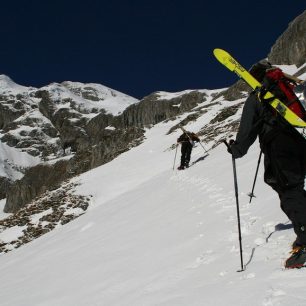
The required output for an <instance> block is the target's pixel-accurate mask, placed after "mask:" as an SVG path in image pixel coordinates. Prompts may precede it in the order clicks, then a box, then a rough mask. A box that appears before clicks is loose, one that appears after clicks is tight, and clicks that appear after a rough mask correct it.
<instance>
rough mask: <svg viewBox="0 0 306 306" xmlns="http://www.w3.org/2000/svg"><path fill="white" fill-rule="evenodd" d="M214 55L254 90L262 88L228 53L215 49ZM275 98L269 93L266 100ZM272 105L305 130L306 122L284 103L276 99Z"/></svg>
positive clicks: (284, 116) (289, 120) (288, 119)
mask: <svg viewBox="0 0 306 306" xmlns="http://www.w3.org/2000/svg"><path fill="white" fill-rule="evenodd" d="M214 55H215V57H216V58H217V60H218V61H219V62H220V63H221V64H223V65H224V66H225V67H226V68H227V69H229V70H230V71H233V72H235V73H236V74H237V75H238V77H239V78H242V79H243V80H244V81H245V82H246V83H247V84H249V85H250V86H251V87H252V88H253V89H256V88H257V87H261V84H260V83H259V82H258V81H257V80H256V79H255V78H254V77H253V76H252V75H251V74H250V73H249V72H248V71H247V70H246V69H245V68H244V67H242V66H241V65H240V64H239V62H237V61H236V60H235V59H234V58H233V57H232V56H231V55H230V54H229V53H228V52H226V51H224V50H222V49H215V50H214ZM271 97H274V95H273V94H272V93H271V92H267V94H266V95H265V97H264V98H265V99H267V98H271ZM269 103H270V105H271V106H272V107H273V108H275V109H276V111H277V112H278V113H279V114H280V115H281V116H282V117H283V118H285V119H286V120H287V121H288V122H289V123H290V124H291V125H293V126H294V127H297V128H305V127H306V122H305V121H304V120H302V119H301V118H300V117H299V116H297V115H296V114H295V113H294V112H293V111H292V110H291V109H290V108H288V107H287V106H286V105H285V104H284V103H283V102H281V101H280V100H279V99H277V98H275V99H274V100H272V101H271V102H269Z"/></svg>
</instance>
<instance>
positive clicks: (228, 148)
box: [227, 139, 236, 154]
mask: <svg viewBox="0 0 306 306" xmlns="http://www.w3.org/2000/svg"><path fill="white" fill-rule="evenodd" d="M235 142H236V141H235V140H234V139H230V141H229V142H228V146H227V152H228V153H230V154H233V152H232V149H231V146H232V145H233V144H235Z"/></svg>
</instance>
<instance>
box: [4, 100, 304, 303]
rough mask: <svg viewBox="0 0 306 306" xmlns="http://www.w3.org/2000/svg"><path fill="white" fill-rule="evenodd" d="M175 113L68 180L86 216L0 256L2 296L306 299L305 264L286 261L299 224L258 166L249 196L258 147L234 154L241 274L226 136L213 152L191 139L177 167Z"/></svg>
mask: <svg viewBox="0 0 306 306" xmlns="http://www.w3.org/2000/svg"><path fill="white" fill-rule="evenodd" d="M224 103H226V102H224ZM239 115H240V112H238V113H237V116H238V117H239ZM207 116H208V115H207V114H204V115H203V116H202V117H200V118H199V119H198V120H197V121H196V122H194V123H191V124H190V125H188V126H187V129H190V130H192V131H197V130H199V129H200V128H201V127H203V125H205V124H206V123H207V122H209V121H208V120H209V119H208V117H207ZM179 119H182V118H179ZM179 119H178V120H179ZM178 120H177V121H168V122H167V123H161V124H158V125H156V126H154V127H153V128H151V129H150V130H147V132H146V140H145V141H144V142H143V143H142V144H141V145H140V146H138V147H135V148H133V149H132V150H130V151H128V152H126V153H124V154H122V155H120V156H119V157H117V158H116V159H115V160H113V161H112V162H110V163H108V164H105V165H103V166H101V167H99V168H96V169H94V170H92V171H89V172H87V173H85V174H83V175H81V176H79V177H78V178H76V179H74V180H75V182H77V183H79V184H80V185H79V187H78V193H80V194H84V195H91V196H92V204H91V206H90V209H89V211H88V212H87V213H86V214H85V215H83V216H81V217H80V218H78V219H77V220H76V221H74V222H71V223H69V224H68V225H66V226H64V227H59V228H57V229H56V230H54V231H53V232H50V233H49V234H46V235H44V236H42V237H41V238H39V239H37V240H35V241H34V242H32V243H30V244H27V245H25V246H23V247H21V248H19V249H17V250H15V251H12V252H10V253H8V254H5V255H2V256H1V257H0V281H1V286H0V298H1V305H2V306H28V305H31V306H36V305H37V306H38V305H39V306H54V305H56V306H70V305H71V306H83V305H84V306H85V305H86V306H87V305H91V306H93V305H106V306H113V305H114V306H119V305H122V306H123V305H124V306H131V305H133V306H138V305H139V306H140V305H141V306H144V305H164V306H169V305H171V306H172V305H173V306H179V305H183V306H190V305H218V306H219V305H220V306H223V305H224V306H225V305H238V306H240V305H241V306H244V305H249V306H252V305H263V306H268V305H269V306H270V305H282V306H289V305H290V306H291V305H306V292H305V280H304V278H305V273H306V272H305V271H306V270H303V269H302V270H284V268H283V263H284V260H285V259H286V257H287V256H288V251H289V248H290V243H291V242H292V241H293V239H294V234H293V231H292V229H291V226H290V223H289V222H288V220H287V218H286V216H285V215H284V214H283V213H282V212H281V210H280V208H279V201H278V198H277V196H276V194H275V193H274V192H273V191H272V190H271V189H270V188H269V187H268V186H266V185H265V184H264V183H263V181H262V176H263V174H262V167H261V168H260V171H259V178H258V180H257V186H256V189H255V194H256V195H257V197H256V198H254V199H253V201H252V203H251V204H249V203H248V202H249V197H248V196H247V193H248V192H249V191H250V189H251V186H252V182H253V178H254V173H255V168H256V165H257V158H258V154H259V151H258V145H257V144H254V145H253V147H252V148H251V150H250V152H249V154H248V155H247V156H246V157H245V158H243V159H241V160H238V161H237V170H238V180H239V199H240V213H241V225H242V235H243V240H242V244H243V251H244V253H243V258H244V263H245V265H246V270H245V271H244V272H237V270H238V269H239V268H240V259H239V244H238V234H237V232H238V229H237V221H236V220H237V218H236V205H235V197H234V190H233V177H232V164H231V157H230V155H229V154H228V153H227V152H226V149H225V147H224V145H219V146H218V147H216V148H215V149H213V150H210V151H209V155H208V156H207V154H206V153H205V152H204V150H203V148H202V147H201V146H199V145H198V146H197V147H196V148H195V149H194V151H193V154H192V161H193V162H196V163H195V164H194V165H192V166H191V167H190V168H189V169H188V170H186V171H177V170H174V171H173V170H172V167H173V161H174V156H175V151H174V150H171V149H169V148H170V146H171V144H173V143H175V141H176V138H177V137H178V136H179V134H180V132H179V131H177V132H176V133H173V134H170V135H166V133H167V132H168V130H169V129H170V128H171V127H172V126H174V125H175V124H176V123H178ZM203 144H204V146H205V147H206V148H207V149H209V148H210V147H211V145H212V144H211V143H209V144H205V143H203ZM178 161H179V153H178V156H177V164H178ZM197 161H198V162H197Z"/></svg>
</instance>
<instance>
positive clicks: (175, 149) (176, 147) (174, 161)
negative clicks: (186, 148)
mask: <svg viewBox="0 0 306 306" xmlns="http://www.w3.org/2000/svg"><path fill="white" fill-rule="evenodd" d="M177 147H178V144H176V148H175V155H174V162H173V170H174V167H175V161H176V154H177Z"/></svg>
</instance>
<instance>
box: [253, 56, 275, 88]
mask: <svg viewBox="0 0 306 306" xmlns="http://www.w3.org/2000/svg"><path fill="white" fill-rule="evenodd" d="M271 68H272V65H271V63H270V62H268V61H267V60H265V59H264V60H261V61H259V62H258V63H256V64H254V65H253V66H252V67H251V69H250V70H249V72H250V74H251V75H252V76H253V77H254V78H255V79H256V80H257V81H258V82H260V83H261V82H262V81H263V79H264V77H265V73H266V71H267V70H268V69H271Z"/></svg>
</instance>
